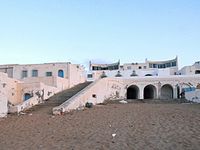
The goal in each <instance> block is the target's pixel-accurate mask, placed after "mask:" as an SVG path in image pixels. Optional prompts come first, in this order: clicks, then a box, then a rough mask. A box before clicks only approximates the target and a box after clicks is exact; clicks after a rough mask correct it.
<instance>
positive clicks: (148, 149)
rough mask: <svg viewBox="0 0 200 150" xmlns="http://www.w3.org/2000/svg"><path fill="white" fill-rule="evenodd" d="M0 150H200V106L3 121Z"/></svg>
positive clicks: (96, 110)
mask: <svg viewBox="0 0 200 150" xmlns="http://www.w3.org/2000/svg"><path fill="white" fill-rule="evenodd" d="M0 149H1V150H13V149H15V150H23V149H24V150H30V149H31V150H32V149H33V150H35V149H41V150H51V149H53V150H56V149H58V150H79V149H80V150H90V149H91V150H95V149H99V150H107V149H110V150H127V149H130V150H134V149H135V150H162V149H163V150H175V149H178V150H192V149H193V150H198V149H200V105H199V104H147V103H128V104H106V105H97V106H94V107H93V108H91V109H89V108H88V109H85V110H79V111H73V112H70V113H67V114H64V115H60V116H53V115H51V114H48V113H42V111H41V112H40V111H35V112H34V111H33V112H28V113H27V114H24V115H19V116H18V115H9V116H8V117H7V118H4V119H1V120H0Z"/></svg>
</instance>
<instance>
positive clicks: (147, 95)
mask: <svg viewBox="0 0 200 150" xmlns="http://www.w3.org/2000/svg"><path fill="white" fill-rule="evenodd" d="M154 98H156V88H155V86H153V85H147V86H146V87H145V88H144V99H154Z"/></svg>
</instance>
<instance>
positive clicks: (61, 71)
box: [58, 70, 64, 78]
mask: <svg viewBox="0 0 200 150" xmlns="http://www.w3.org/2000/svg"><path fill="white" fill-rule="evenodd" d="M58 76H59V77H61V78H64V71H63V70H58Z"/></svg>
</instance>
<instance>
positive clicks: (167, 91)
mask: <svg viewBox="0 0 200 150" xmlns="http://www.w3.org/2000/svg"><path fill="white" fill-rule="evenodd" d="M172 98H173V87H172V86H171V85H169V84H165V85H163V86H162V87H161V99H172Z"/></svg>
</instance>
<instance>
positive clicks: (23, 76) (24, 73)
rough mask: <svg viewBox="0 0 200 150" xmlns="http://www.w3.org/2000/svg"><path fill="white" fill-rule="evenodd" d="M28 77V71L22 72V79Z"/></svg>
mask: <svg viewBox="0 0 200 150" xmlns="http://www.w3.org/2000/svg"><path fill="white" fill-rule="evenodd" d="M26 77H28V71H27V70H23V71H22V79H23V78H26Z"/></svg>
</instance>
